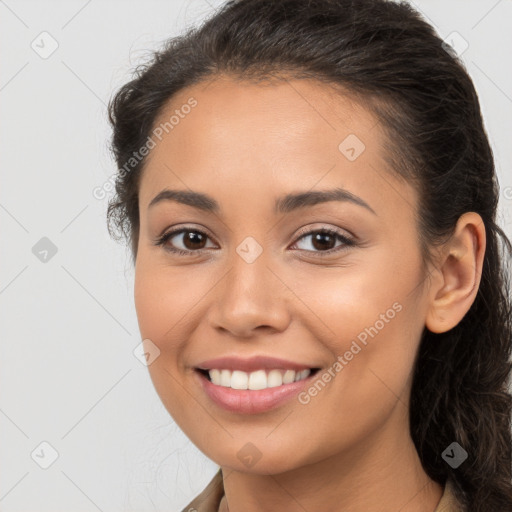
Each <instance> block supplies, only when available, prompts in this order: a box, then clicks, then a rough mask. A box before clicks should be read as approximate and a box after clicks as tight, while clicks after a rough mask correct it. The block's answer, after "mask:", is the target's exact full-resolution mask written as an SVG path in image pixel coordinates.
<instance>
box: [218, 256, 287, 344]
mask: <svg viewBox="0 0 512 512" xmlns="http://www.w3.org/2000/svg"><path fill="white" fill-rule="evenodd" d="M249 261H250V260H249ZM249 261H246V260H245V259H244V258H243V257H241V256H240V255H239V254H238V253H236V252H235V253H234V254H233V257H232V258H231V259H230V268H229V269H228V271H227V272H226V273H225V275H224V277H223V278H222V279H221V281H220V282H219V283H218V284H217V286H215V288H214V290H215V292H214V295H213V296H212V300H211V307H210V309H209V312H208V320H209V324H210V326H211V327H212V328H214V329H217V330H221V331H227V332H229V333H231V334H232V335H233V336H236V337H237V338H250V337H253V336H255V335H257V331H263V330H266V331H268V332H281V331H284V330H285V329H286V327H287V326H288V324H289V322H290V309H289V307H288V302H287V301H288V299H289V297H290V295H291V293H290V291H289V290H288V289H287V287H286V284H285V283H284V282H283V279H281V278H280V276H278V275H277V273H276V271H275V270H273V269H272V268H270V265H269V263H270V262H269V261H268V258H267V257H266V254H265V251H264V252H263V253H262V254H260V256H259V257H257V258H256V259H255V260H254V261H252V262H249Z"/></svg>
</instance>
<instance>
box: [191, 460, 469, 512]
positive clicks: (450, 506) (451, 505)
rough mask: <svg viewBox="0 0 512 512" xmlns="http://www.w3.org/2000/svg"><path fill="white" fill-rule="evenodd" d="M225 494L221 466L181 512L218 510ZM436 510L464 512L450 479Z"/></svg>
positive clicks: (436, 511) (214, 511) (215, 511)
mask: <svg viewBox="0 0 512 512" xmlns="http://www.w3.org/2000/svg"><path fill="white" fill-rule="evenodd" d="M223 496H224V485H223V482H222V470H221V469H220V468H219V470H218V471H217V473H216V474H215V475H214V477H213V478H212V479H211V481H210V483H209V484H208V485H207V486H206V487H205V488H204V489H203V491H202V492H201V493H199V494H198V495H197V496H196V497H195V498H194V499H193V500H192V501H191V502H190V503H189V504H188V505H187V506H186V507H185V508H184V509H183V510H182V511H181V512H218V510H219V505H220V502H221V500H222V498H223ZM434 512H462V508H461V507H460V505H458V502H457V500H456V498H455V495H454V493H453V487H452V483H451V481H450V480H448V481H447V482H446V485H445V487H444V492H443V495H442V496H441V500H440V501H439V504H438V505H437V508H436V509H435V510H434Z"/></svg>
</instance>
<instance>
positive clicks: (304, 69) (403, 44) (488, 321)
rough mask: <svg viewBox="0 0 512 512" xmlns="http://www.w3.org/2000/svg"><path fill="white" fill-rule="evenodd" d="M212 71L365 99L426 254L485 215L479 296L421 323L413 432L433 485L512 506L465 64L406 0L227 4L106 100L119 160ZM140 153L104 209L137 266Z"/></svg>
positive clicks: (496, 279) (482, 190)
mask: <svg viewBox="0 0 512 512" xmlns="http://www.w3.org/2000/svg"><path fill="white" fill-rule="evenodd" d="M221 73H222V74H228V75H230V76H232V77H234V78H235V79H238V80H261V79H266V78H273V79H279V78H280V77H284V76H285V75H286V76H288V77H292V78H311V79H315V80H320V81H323V82H325V83H326V84H330V85H333V86H335V87H338V86H339V87H340V90H345V91H349V93H352V94H354V95H355V96H357V97H358V98H363V99H364V100H365V104H366V105H367V106H368V108H370V109H371V110H372V112H374V114H376V115H377V116H378V118H379V120H380V122H381V123H382V125H383V126H384V128H385V129H386V130H387V133H388V136H389V140H390V142H391V146H390V148H389V151H388V155H387V156H388V159H389V162H390V164H391V167H392V169H393V170H394V171H395V172H396V175H397V176H398V177H400V178H401V179H406V180H408V181H409V182H410V183H412V184H413V185H414V186H415V187H417V190H418V191H419V197H420V200H419V205H418V212H419V214H418V219H417V220H418V228H419V229H418V231H419V236H420V242H421V248H422V253H423V256H424V262H427V261H431V258H432V255H433V249H434V248H435V247H436V246H438V245H439V244H442V243H443V242H445V241H446V240H447V239H449V237H450V235H451V234H452V233H453V230H454V228H455V225H456V223H457V220H458V219H459V217H460V216H461V215H462V214H463V213H465V212H469V211H474V212H477V213H478V214H480V216H481V217H482V219H483V221H484V224H485V232H486V239H487V246H486V252H485V257H484V263H483V270H482V276H481V283H480V287H479V290H478V294H477V296H476V299H475V301H474V303H473V304H472V306H471V308H470V310H469V311H468V313H467V314H466V315H465V316H464V318H463V319H462V320H461V322H460V323H459V324H458V325H457V326H456V327H454V328H453V329H451V330H449V331H448V332H445V333H441V334H437V333H432V332H430V331H428V330H427V329H426V328H425V329H424V332H423V335H422V339H421V343H420V347H419V351H418V354H417V358H416V362H415V367H414V378H413V384H412V391H411V402H410V428H411V435H412V438H413V440H414V443H415V446H416V448H417V451H418V454H419V457H420V459H421V461H422V464H423V467H424V468H425V471H426V472H427V473H428V475H429V476H430V477H431V478H432V479H434V480H435V481H437V482H439V483H440V484H444V483H445V482H446V480H447V478H450V479H451V480H452V481H453V483H454V489H455V492H456V494H457V497H458V499H459V501H460V503H461V504H463V505H464V506H465V509H466V510H467V511H469V512H498V511H505V510H512V483H511V472H512V471H511V442H512V440H511V407H512V405H511V404H512V399H511V395H510V392H509V389H508V384H509V378H510V375H511V362H510V354H511V347H512V325H511V323H512V319H511V316H512V305H511V297H510V291H509V290H510V273H509V271H508V270H509V269H508V263H509V262H510V255H511V254H512V245H511V243H510V241H509V240H508V238H507V236H506V235H505V233H504V232H503V231H502V229H501V228H500V227H499V226H498V225H497V224H496V213H497V205H498V198H499V187H498V182H497V178H496V173H495V167H494V160H493V155H492V151H491V148H490V146H489V141H488V138H487V135H486V131H485V128H484V126H483V121H482V117H481V111H480V105H479V100H478V97H477V94H476V92H475V89H474V86H473V83H472V81H471V79H470V77H469V76H468V74H467V72H466V71H465V69H464V66H463V65H462V63H461V62H460V61H459V59H457V58H456V56H455V55H454V54H453V53H452V52H450V51H449V49H448V48H446V47H445V45H443V42H442V40H441V39H440V38H439V37H438V35H436V33H435V31H434V30H433V28H432V27H431V26H430V25H429V24H428V23H427V22H426V21H424V20H423V18H422V17H421V16H420V14H419V13H417V12H416V11H415V10H414V9H413V8H412V7H411V6H410V5H409V4H408V3H406V2H391V1H386V0H240V1H238V2H234V1H232V2H228V3H227V4H225V5H223V6H222V7H221V8H219V9H218V11H216V12H215V13H214V14H213V15H212V16H211V17H210V18H209V19H208V20H206V21H205V22H204V23H203V24H202V25H201V26H200V27H197V28H190V29H188V31H187V32H186V33H185V34H184V35H182V36H179V37H175V38H172V39H169V40H168V41H167V42H166V43H165V45H164V47H163V48H162V49H160V50H158V51H156V52H154V53H153V54H152V58H151V59H150V60H149V61H148V63H147V64H145V65H141V66H139V67H138V68H137V69H136V72H135V76H134V78H133V79H132V80H131V81H130V82H129V83H127V84H126V85H124V86H123V87H122V88H121V89H120V90H119V91H118V92H117V93H116V95H115V96H114V97H113V99H112V101H111V103H110V105H109V116H110V121H111V124H112V126H113V138H112V150H113V153H114V156H115V159H116V162H117V165H118V167H119V168H122V167H123V166H125V164H126V162H127V161H128V160H129V159H130V157H131V156H132V154H133V152H134V151H135V152H136V151H138V150H139V148H141V147H142V146H143V145H144V144H145V143H146V140H147V137H148V135H149V134H150V133H151V130H152V129H153V127H154V123H155V119H156V117H157V116H158V114H159V113H160V112H161V110H162V107H163V106H164V105H166V103H167V102H168V101H169V100H170V99H171V98H172V97H173V95H175V94H176V93H177V92H178V91H180V90H182V89H184V88H185V87H187V86H190V85H193V84H196V83H198V82H201V81H206V80H208V79H212V78H214V77H215V76H218V75H220V74H221ZM145 160H146V159H142V160H141V161H140V162H138V163H137V165H134V166H133V168H132V169H131V170H130V172H124V173H119V175H118V177H117V180H116V195H115V197H114V198H113V199H111V201H110V203H109V207H108V212H107V216H108V222H109V231H110V233H111V235H112V236H113V237H114V238H116V239H119V238H121V237H125V238H126V239H127V240H129V242H130V244H131V249H132V257H133V261H134V262H135V260H136V256H137V243H138V236H139V209H138V188H139V181H140V176H141V172H142V170H143V167H144V163H145ZM112 227H114V228H115V229H112ZM116 231H117V232H116ZM506 264H507V265H506ZM453 442H457V443H459V444H460V445H461V446H462V447H463V448H464V449H465V450H466V451H467V452H468V458H467V460H465V461H464V462H463V463H462V464H461V465H460V466H459V467H457V468H452V467H451V466H450V465H449V464H447V463H446V462H445V460H444V459H443V457H442V453H443V451H444V450H445V449H446V448H447V447H448V446H449V445H450V444H451V443H453Z"/></svg>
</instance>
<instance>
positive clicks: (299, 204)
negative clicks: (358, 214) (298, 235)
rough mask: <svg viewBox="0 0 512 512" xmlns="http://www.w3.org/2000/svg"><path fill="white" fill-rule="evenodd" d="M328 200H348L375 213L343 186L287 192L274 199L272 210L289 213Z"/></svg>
mask: <svg viewBox="0 0 512 512" xmlns="http://www.w3.org/2000/svg"><path fill="white" fill-rule="evenodd" d="M329 201H341V202H347V201H348V202H350V203H353V204H357V205H358V206H362V207H363V208H366V209H367V210H369V211H370V212H372V213H373V214H374V215H377V214H376V213H375V211H374V209H373V208H372V207H371V206H370V205H369V204H368V203H367V202H366V201H364V200H363V199H361V198H360V197H359V196H356V195H355V194H352V192H349V191H348V190H346V189H344V188H334V189H332V190H317V191H308V192H300V193H296V194H287V195H285V196H284V197H281V198H279V199H277V200H276V204H275V208H274V210H275V212H276V213H289V212H291V211H294V210H297V209H300V208H307V207H309V206H314V205H316V204H320V203H327V202H329Z"/></svg>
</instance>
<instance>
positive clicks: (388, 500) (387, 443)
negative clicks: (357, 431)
mask: <svg viewBox="0 0 512 512" xmlns="http://www.w3.org/2000/svg"><path fill="white" fill-rule="evenodd" d="M399 409H402V410H401V411H399V412H398V414H395V415H394V416H395V418H396V419H393V417H391V418H390V419H389V421H388V422H387V423H386V425H385V426H384V427H383V428H382V429H380V430H379V432H376V433H375V435H373V436H372V438H371V439H369V438H365V439H364V440H362V441H361V442H360V443H359V445H358V446H354V447H351V449H350V450H349V451H344V452H342V453H336V454H334V455H332V456H329V457H328V458H325V459H322V460H320V461H318V462H315V463H313V464H309V465H307V466H303V467H300V468H296V469H293V470H290V471H286V472H284V473H279V474H255V473H246V472H240V471H236V470H231V469H229V468H228V467H222V473H223V477H224V493H225V496H224V498H223V500H222V502H221V506H220V508H219V512H271V511H274V510H276V509H277V510H279V509H281V510H287V511H290V512H295V511H297V512H304V510H323V511H324V512H338V511H340V510H350V511H351V512H367V511H368V510H379V511H382V512H388V511H389V512H392V511H397V510H400V512H434V511H435V509H436V507H437V504H438V503H439V501H440V499H441V495H442V492H443V489H442V487H441V485H439V484H438V483H436V482H434V481H433V480H431V479H430V478H429V477H428V475H427V474H426V473H425V471H424V469H423V467H422V465H421V461H420V459H419V457H418V453H417V451H416V449H415V446H414V443H413V441H412V438H411V437H410V434H409V429H408V420H407V418H405V420H406V421H405V422H404V421H403V420H404V416H405V415H406V408H403V407H399ZM395 412H396V411H395ZM392 416H393V415H392ZM400 424H401V425H404V424H405V425H406V428H397V426H398V425H400Z"/></svg>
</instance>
